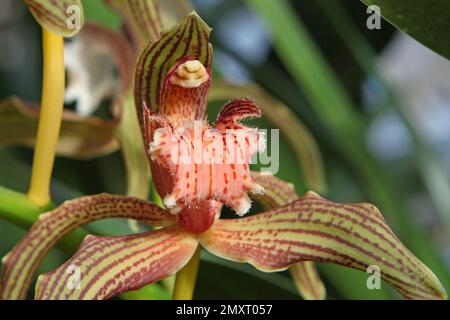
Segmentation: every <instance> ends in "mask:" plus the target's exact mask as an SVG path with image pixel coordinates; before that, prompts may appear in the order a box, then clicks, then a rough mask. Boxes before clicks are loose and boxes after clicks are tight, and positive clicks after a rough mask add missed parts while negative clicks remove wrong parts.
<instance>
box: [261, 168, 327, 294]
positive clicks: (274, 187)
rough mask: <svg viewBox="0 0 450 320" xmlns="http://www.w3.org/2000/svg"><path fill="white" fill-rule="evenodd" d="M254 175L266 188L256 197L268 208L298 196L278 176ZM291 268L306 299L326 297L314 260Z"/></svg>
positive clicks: (290, 185)
mask: <svg viewBox="0 0 450 320" xmlns="http://www.w3.org/2000/svg"><path fill="white" fill-rule="evenodd" d="M252 177H253V180H254V181H255V182H256V183H258V184H259V185H261V186H262V187H264V189H265V192H264V194H262V195H258V196H256V199H257V200H258V201H259V202H261V203H262V205H263V206H264V208H266V209H267V210H270V209H273V208H277V207H280V206H282V205H285V204H287V203H289V202H292V201H295V200H296V199H297V198H298V196H297V193H296V192H295V189H294V185H292V184H290V183H287V182H284V181H283V180H280V179H278V178H277V177H274V176H267V175H260V174H258V173H256V172H252ZM289 270H290V272H291V275H292V279H293V280H294V283H295V286H296V287H297V290H298V292H299V293H300V295H301V296H302V297H303V298H304V299H307V300H321V299H325V296H326V291H325V286H324V284H323V282H322V280H321V279H320V276H319V273H318V272H317V268H316V266H315V263H314V262H312V261H302V262H297V263H294V264H293V265H291V267H290V268H289Z"/></svg>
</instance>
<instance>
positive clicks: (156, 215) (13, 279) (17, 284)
mask: <svg viewBox="0 0 450 320" xmlns="http://www.w3.org/2000/svg"><path fill="white" fill-rule="evenodd" d="M114 217H117V218H128V219H135V220H140V221H142V222H144V223H148V224H151V225H162V226H165V225H170V224H173V223H174V217H173V216H172V215H170V214H169V213H168V212H167V211H165V210H163V209H160V208H159V207H158V206H156V205H154V204H152V203H149V202H147V201H144V200H139V199H136V198H132V197H125V196H116V195H109V194H100V195H95V196H87V197H82V198H79V199H76V200H71V201H67V202H65V203H64V204H62V205H61V206H60V207H58V208H56V209H55V210H53V211H50V212H48V213H44V214H42V215H41V216H40V217H39V219H38V220H37V221H36V223H35V224H34V225H33V227H32V228H31V229H30V230H29V232H28V233H27V234H26V235H25V237H24V238H23V239H22V240H21V241H20V242H19V243H18V244H17V245H16V246H15V247H14V248H13V250H12V251H11V252H10V253H8V254H7V255H6V256H5V257H4V258H3V259H2V263H3V268H2V274H1V278H0V300H2V299H23V298H25V296H26V293H27V291H28V288H29V286H30V283H31V281H32V277H33V274H34V272H35V271H36V268H37V267H38V265H39V263H40V262H41V261H42V259H43V258H44V257H45V256H46V254H47V253H48V252H49V251H50V249H51V248H52V247H53V246H54V245H55V244H56V243H57V242H58V241H59V240H61V239H62V238H64V237H65V236H66V235H67V234H69V233H70V232H71V231H73V230H75V229H76V228H77V227H79V226H81V225H84V224H87V223H89V222H92V221H96V220H100V219H105V218H114Z"/></svg>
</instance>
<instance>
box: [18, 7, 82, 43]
mask: <svg viewBox="0 0 450 320" xmlns="http://www.w3.org/2000/svg"><path fill="white" fill-rule="evenodd" d="M23 1H24V2H25V4H26V5H27V6H28V8H29V9H30V11H31V13H32V14H33V16H34V17H35V18H36V20H37V21H38V22H39V24H40V25H41V26H42V27H43V28H45V29H47V30H48V31H51V32H53V33H56V34H58V35H61V36H64V37H71V36H74V35H75V34H77V33H78V31H80V29H81V28H82V26H83V22H84V13H83V6H82V4H81V0H59V1H52V0H23Z"/></svg>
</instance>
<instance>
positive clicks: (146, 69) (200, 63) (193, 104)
mask: <svg viewBox="0 0 450 320" xmlns="http://www.w3.org/2000/svg"><path fill="white" fill-rule="evenodd" d="M210 31H211V29H210V28H209V27H208V25H207V24H206V23H205V22H204V21H203V20H202V19H201V18H200V17H199V16H198V15H197V14H195V13H192V14H190V15H188V16H187V17H186V18H184V19H183V20H182V21H180V23H178V24H177V25H176V26H175V27H174V28H173V29H171V30H170V31H168V32H166V33H165V34H164V35H163V36H162V37H161V39H160V40H159V41H157V42H155V43H154V44H150V45H149V46H147V47H146V48H145V49H144V51H143V52H142V54H141V56H140V58H139V61H138V64H137V67H136V76H135V101H136V107H137V112H138V117H139V121H140V124H141V128H142V130H143V134H144V136H145V140H146V143H147V145H148V144H149V143H150V142H151V141H150V136H149V132H148V129H149V128H148V126H149V125H150V123H149V120H148V118H147V117H148V116H149V115H150V114H154V113H157V112H159V113H161V114H163V115H166V116H167V117H168V118H170V119H173V118H175V119H177V118H179V117H177V114H178V113H183V115H187V114H189V115H192V116H190V118H191V119H192V120H194V119H202V118H203V114H204V111H205V108H206V94H207V90H208V88H209V74H210V70H211V60H212V48H211V46H210V44H209V42H208V39H209V34H210ZM205 72H206V76H207V77H208V79H206V81H203V82H197V83H198V84H199V85H198V86H196V87H192V86H182V85H181V84H189V83H192V82H191V81H188V80H189V79H192V78H194V79H195V77H198V79H205V78H204V76H205ZM180 81H181V84H180ZM179 101H180V102H182V104H183V105H182V106H180V104H179ZM163 103H164V104H163ZM161 111H164V112H161Z"/></svg>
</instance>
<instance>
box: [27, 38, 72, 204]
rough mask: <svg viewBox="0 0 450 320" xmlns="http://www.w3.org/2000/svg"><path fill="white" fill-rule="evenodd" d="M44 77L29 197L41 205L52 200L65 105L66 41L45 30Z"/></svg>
mask: <svg viewBox="0 0 450 320" xmlns="http://www.w3.org/2000/svg"><path fill="white" fill-rule="evenodd" d="M42 38H43V48H44V68H43V69H44V78H43V85H42V102H41V111H40V116H39V126H38V131H37V138H36V148H35V151H34V159H33V169H32V175H31V182H30V189H29V191H28V197H29V198H30V200H31V201H32V202H34V203H35V204H36V205H38V206H45V205H47V204H48V203H49V202H50V180H51V176H52V168H53V163H54V159H55V150H56V143H57V142H58V135H59V129H60V127H61V118H62V112H63V107H64V80H65V79H64V77H65V72H64V42H63V38H62V36H59V35H56V34H53V33H51V32H49V31H46V30H43V32H42Z"/></svg>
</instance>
